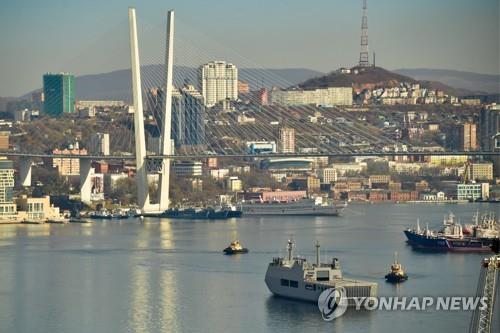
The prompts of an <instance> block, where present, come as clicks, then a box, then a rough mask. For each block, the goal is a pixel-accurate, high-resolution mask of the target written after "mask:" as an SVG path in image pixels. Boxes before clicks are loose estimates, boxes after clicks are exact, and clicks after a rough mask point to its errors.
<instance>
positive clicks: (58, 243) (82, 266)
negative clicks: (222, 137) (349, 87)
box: [0, 204, 500, 333]
mask: <svg viewBox="0 0 500 333" xmlns="http://www.w3.org/2000/svg"><path fill="white" fill-rule="evenodd" d="M477 209H480V210H481V211H496V213H497V214H500V206H499V205H488V204H465V205H423V204H420V205H351V206H350V207H349V208H348V209H347V210H346V211H345V213H344V215H343V216H342V217H335V218H324V217H286V218H285V217H279V218H269V217H265V218H249V217H246V218H241V219H232V220H227V221H183V220H159V219H145V220H144V221H140V220H124V221H120V222H117V221H94V222H93V223H92V224H68V225H11V226H9V225H0V332H16V333H22V332H51V333H59V332H61V333H62V332H176V331H182V332H229V331H231V332H333V331H335V332H391V331H396V330H398V331H404V332H421V331H422V329H423V328H425V329H426V330H427V331H428V332H467V330H468V326H469V321H470V315H471V313H470V312H437V311H425V312H387V311H372V312H367V311H363V312H356V311H348V312H347V313H346V314H345V315H344V316H342V317H340V318H338V319H336V320H334V321H333V322H324V321H323V320H322V318H321V315H320V313H319V311H318V309H317V306H316V305H314V304H308V303H301V302H296V301H292V300H286V299H280V298H276V297H273V296H272V295H271V294H270V292H269V291H268V290H267V287H266V285H265V283H264V275H265V272H266V269H267V264H268V262H269V261H270V260H271V258H272V257H273V256H276V255H278V254H281V255H283V254H284V253H285V250H284V248H285V245H286V241H287V239H288V238H289V237H293V238H294V239H295V242H296V254H300V255H304V256H306V257H308V258H310V259H311V260H314V254H315V249H314V245H315V242H316V240H319V241H320V243H321V245H322V247H321V250H322V251H321V254H322V257H323V258H322V260H323V261H326V260H330V258H331V257H338V258H339V259H340V262H341V264H342V266H343V271H344V275H345V276H348V277H354V278H360V279H365V280H370V281H376V282H378V283H379V295H387V296H395V295H397V296H437V295H453V296H454V295H457V296H474V295H475V292H476V285H477V279H478V277H479V266H480V261H481V259H482V257H483V255H481V254H428V253H419V252H415V251H412V250H411V248H410V247H409V246H407V245H406V242H405V237H404V235H403V232H402V231H403V229H404V228H405V227H407V226H411V225H415V223H416V219H417V218H418V217H420V220H421V223H422V224H421V225H423V224H424V223H426V222H428V223H429V226H436V227H437V226H438V225H439V224H440V223H441V222H442V219H443V216H444V215H445V214H447V213H448V212H449V211H452V212H453V213H455V214H456V215H457V217H458V218H460V219H461V220H462V222H467V223H468V222H469V221H470V220H471V218H472V216H473V214H474V213H475V212H476V210H477ZM233 238H239V239H240V240H241V241H242V243H243V245H245V246H246V247H248V248H249V249H250V253H249V254H247V255H241V256H232V257H231V256H224V255H222V253H221V250H222V249H223V248H224V247H226V246H227V244H228V243H229V242H230V241H231V240H232V239H233ZM394 251H397V252H398V253H399V258H400V260H401V261H402V263H403V265H404V266H405V268H406V270H407V271H408V274H409V275H410V279H409V280H408V281H407V282H406V283H404V284H401V285H399V286H397V287H396V286H394V285H390V284H386V283H385V282H384V279H383V277H384V275H385V274H386V271H387V270H388V268H389V265H390V264H391V262H392V260H393V253H394Z"/></svg>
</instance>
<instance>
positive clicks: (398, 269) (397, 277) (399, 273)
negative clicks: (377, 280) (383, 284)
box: [385, 252, 408, 283]
mask: <svg viewBox="0 0 500 333" xmlns="http://www.w3.org/2000/svg"><path fill="white" fill-rule="evenodd" d="M385 279H386V280H387V282H390V283H399V282H404V281H406V280H408V274H406V273H405V271H404V270H403V267H402V266H401V264H400V263H399V262H398V253H397V252H396V253H395V254H394V263H393V264H392V265H391V271H390V272H389V273H388V274H387V275H386V276H385Z"/></svg>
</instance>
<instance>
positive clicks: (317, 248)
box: [316, 241, 319, 267]
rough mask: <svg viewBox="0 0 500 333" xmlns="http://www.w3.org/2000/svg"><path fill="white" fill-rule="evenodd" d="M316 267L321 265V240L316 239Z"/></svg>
mask: <svg viewBox="0 0 500 333" xmlns="http://www.w3.org/2000/svg"><path fill="white" fill-rule="evenodd" d="M316 267H319V241H316Z"/></svg>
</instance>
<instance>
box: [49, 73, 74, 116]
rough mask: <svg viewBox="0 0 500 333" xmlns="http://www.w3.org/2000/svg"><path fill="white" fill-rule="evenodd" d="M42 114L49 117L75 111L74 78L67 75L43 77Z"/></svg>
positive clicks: (51, 74) (58, 74)
mask: <svg viewBox="0 0 500 333" xmlns="http://www.w3.org/2000/svg"><path fill="white" fill-rule="evenodd" d="M43 94H44V103H43V112H44V113H45V114H46V115H49V116H51V117H59V116H61V115H62V114H64V113H73V112H74V111H75V77H74V76H73V75H72V74H69V73H57V74H56V73H48V74H45V75H44V76H43Z"/></svg>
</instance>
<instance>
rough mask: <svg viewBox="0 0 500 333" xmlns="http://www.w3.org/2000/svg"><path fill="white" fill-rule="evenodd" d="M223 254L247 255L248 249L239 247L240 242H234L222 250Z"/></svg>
mask: <svg viewBox="0 0 500 333" xmlns="http://www.w3.org/2000/svg"><path fill="white" fill-rule="evenodd" d="M222 252H224V254H229V255H231V254H239V253H247V252H248V249H247V248H246V247H243V246H241V244H240V241H238V240H235V241H234V242H231V244H230V245H229V246H228V247H226V248H225V249H224V250H222Z"/></svg>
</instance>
